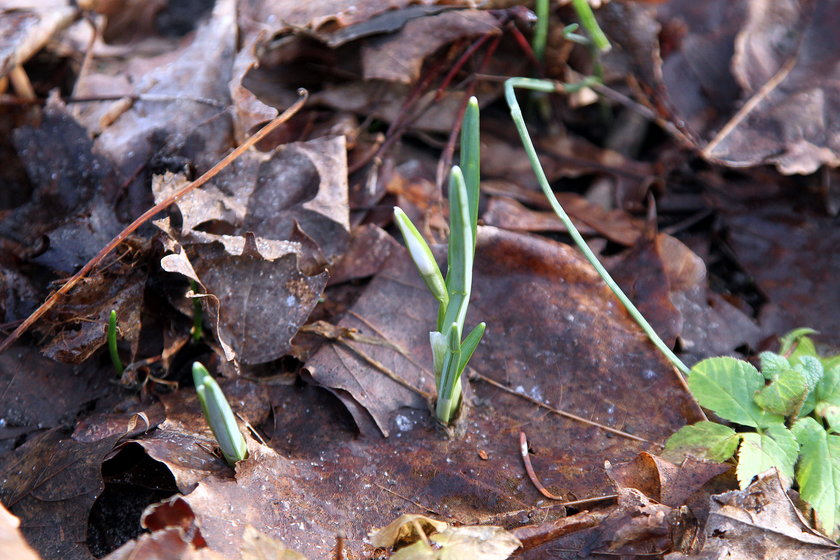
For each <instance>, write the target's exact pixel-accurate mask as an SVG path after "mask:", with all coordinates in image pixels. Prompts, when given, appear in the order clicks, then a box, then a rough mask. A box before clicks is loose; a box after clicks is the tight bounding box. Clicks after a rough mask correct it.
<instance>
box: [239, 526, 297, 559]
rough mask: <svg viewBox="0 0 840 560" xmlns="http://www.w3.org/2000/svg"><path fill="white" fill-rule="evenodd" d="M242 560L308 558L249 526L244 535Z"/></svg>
mask: <svg viewBox="0 0 840 560" xmlns="http://www.w3.org/2000/svg"><path fill="white" fill-rule="evenodd" d="M242 560H306V557H305V556H304V555H303V554H300V553H299V552H295V551H294V550H292V549H290V548H286V546H285V545H284V544H283V543H281V542H280V541H278V540H277V539H272V538H271V537H269V536H268V535H264V534H262V533H260V532H259V531H257V530H256V529H254V528H253V527H251V526H250V525H249V526H248V527H245V532H244V533H243V534H242Z"/></svg>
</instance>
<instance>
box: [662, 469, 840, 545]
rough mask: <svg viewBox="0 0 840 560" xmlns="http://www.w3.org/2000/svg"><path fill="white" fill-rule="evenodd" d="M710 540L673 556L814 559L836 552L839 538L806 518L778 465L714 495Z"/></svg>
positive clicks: (709, 525) (708, 533)
mask: <svg viewBox="0 0 840 560" xmlns="http://www.w3.org/2000/svg"><path fill="white" fill-rule="evenodd" d="M709 501H710V505H711V511H710V513H709V519H708V521H707V522H706V528H705V533H706V542H705V544H704V545H703V548H702V550H701V551H700V552H698V553H697V554H682V553H673V554H669V555H667V556H666V558H667V559H668V560H712V559H717V558H745V559H750V560H781V559H785V560H806V559H807V560H812V559H814V558H830V557H833V556H835V555H836V554H837V551H838V550H840V547H838V545H837V543H835V542H834V541H832V540H831V539H829V538H828V537H825V536H823V535H820V534H819V533H817V532H815V531H814V530H813V529H811V528H810V527H808V526H807V525H806V524H805V523H804V521H803V520H802V516H801V514H800V513H799V512H798V511H797V510H796V508H795V507H794V505H793V503H792V502H791V501H790V498H789V497H788V495H787V493H786V492H785V488H784V485H783V484H782V482H781V481H780V480H779V475H778V472H777V471H776V470H775V469H772V470H770V471H767V472H766V473H764V474H761V475H759V476H758V478H757V480H756V481H755V482H753V483H752V484H751V485H750V486H749V487H747V488H746V489H744V490H736V491H732V492H727V493H726V494H719V495H716V496H712V497H711V498H709Z"/></svg>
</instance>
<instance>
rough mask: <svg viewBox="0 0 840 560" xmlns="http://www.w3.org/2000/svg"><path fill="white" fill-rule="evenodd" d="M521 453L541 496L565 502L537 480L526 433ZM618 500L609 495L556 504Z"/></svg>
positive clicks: (520, 441)
mask: <svg viewBox="0 0 840 560" xmlns="http://www.w3.org/2000/svg"><path fill="white" fill-rule="evenodd" d="M519 453H520V454H521V455H522V462H523V463H524V464H525V472H527V473H528V478H529V479H531V483H533V485H534V487H536V489H537V490H539V492H540V494H542V495H543V496H545V497H546V498H548V499H549V500H561V501H562V500H565V499H566V498H562V497H560V496H555V495H554V494H552V493H551V492H549V491H548V490H546V489H545V486H543V485H542V483H541V482H540V479H539V478H537V473H535V472H534V467H533V466H531V456H530V454H529V453H528V438H526V437H525V432H519ZM616 498H618V496H617V495H616V494H608V495H606V496H597V497H595V498H584V499H583V500H574V501H571V502H563V503H562V504H556V505H557V506H564V507H576V506H581V505H586V504H591V503H594V502H603V501H606V500H615V499H616Z"/></svg>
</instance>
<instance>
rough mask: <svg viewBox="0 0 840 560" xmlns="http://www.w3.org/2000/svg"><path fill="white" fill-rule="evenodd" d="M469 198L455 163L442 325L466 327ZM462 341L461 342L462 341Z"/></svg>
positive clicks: (470, 263) (470, 240) (469, 267)
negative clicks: (447, 300)
mask: <svg viewBox="0 0 840 560" xmlns="http://www.w3.org/2000/svg"><path fill="white" fill-rule="evenodd" d="M469 212H470V208H469V198H468V195H467V186H466V184H465V183H464V176H463V174H462V173H461V168H460V167H458V166H457V165H453V166H452V173H450V176H449V270H447V271H446V286H447V288H448V290H449V304H448V305H447V306H446V313H445V314H444V317H443V321H442V322H441V323H442V324H439V325H438V327H439V328H438V330H439V331H440V332H444V329H443V325H451V324H452V323H457V324H458V329H459V331H461V330H463V326H464V319H465V318H466V316H467V306H468V304H469V300H470V290H471V289H472V266H473V237H472V226H471V225H470V222H469V220H470V214H469ZM459 343H460V341H459Z"/></svg>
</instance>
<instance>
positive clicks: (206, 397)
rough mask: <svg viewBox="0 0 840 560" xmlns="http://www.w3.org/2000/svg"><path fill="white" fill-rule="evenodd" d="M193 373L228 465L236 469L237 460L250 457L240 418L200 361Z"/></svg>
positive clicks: (212, 428)
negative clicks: (240, 429) (238, 421)
mask: <svg viewBox="0 0 840 560" xmlns="http://www.w3.org/2000/svg"><path fill="white" fill-rule="evenodd" d="M192 374H193V381H194V382H195V391H196V394H197V395H198V401H199V403H201V410H202V412H204V418H205V420H207V424H208V425H209V426H210V429H211V430H212V431H213V435H214V436H216V441H217V442H218V443H219V449H221V450H222V455H224V456H225V460H226V461H227V462H228V464H229V465H230V466H231V467H233V466H235V465H236V463H237V461H241V460H243V459H245V457H247V455H248V447H247V445H246V444H245V438H244V437H242V432H240V431H239V425H238V424H237V423H236V418H235V417H234V415H233V411H232V410H231V408H230V404H228V401H227V399H226V398H225V395H224V393H223V392H222V389H221V387H219V384H218V383H216V380H215V379H213V377H212V376H211V375H210V373H209V372H208V371H207V368H205V367H204V365H203V364H201V363H200V362H194V363H193V367H192Z"/></svg>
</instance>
